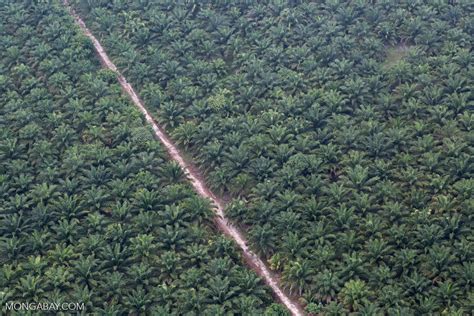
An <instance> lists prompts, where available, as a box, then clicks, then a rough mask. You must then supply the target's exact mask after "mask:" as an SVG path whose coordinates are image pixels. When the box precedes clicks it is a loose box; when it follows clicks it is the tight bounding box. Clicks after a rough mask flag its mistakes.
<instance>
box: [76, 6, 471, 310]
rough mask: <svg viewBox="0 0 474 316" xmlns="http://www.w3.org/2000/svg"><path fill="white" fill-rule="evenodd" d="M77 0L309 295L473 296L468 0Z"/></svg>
mask: <svg viewBox="0 0 474 316" xmlns="http://www.w3.org/2000/svg"><path fill="white" fill-rule="evenodd" d="M74 3H75V5H76V8H77V9H79V11H80V12H81V15H82V16H83V17H84V18H85V20H86V22H87V24H88V25H89V26H90V27H91V28H92V29H93V30H94V32H95V33H97V34H99V35H100V37H101V41H103V43H104V44H105V46H106V48H107V50H108V51H109V53H110V54H111V55H112V57H113V59H114V61H115V62H116V64H117V65H118V66H119V68H120V69H121V70H122V71H123V72H124V74H125V75H126V76H127V77H128V78H129V79H130V80H131V81H132V82H133V84H134V86H135V87H137V88H138V89H139V90H140V93H141V95H142V97H143V98H144V100H145V103H146V104H147V106H149V107H150V108H152V109H154V110H155V111H156V117H157V119H158V120H160V121H161V122H162V123H163V124H164V125H166V127H167V129H168V130H169V132H170V133H171V135H172V136H173V138H174V139H175V140H176V141H177V142H178V143H179V144H180V145H181V146H182V147H183V148H185V149H186V150H188V151H189V152H190V153H192V154H193V156H194V157H196V161H197V162H198V163H199V165H200V167H201V168H202V170H203V171H205V173H206V175H207V179H208V182H209V185H210V186H211V187H212V188H213V189H214V190H216V191H217V192H219V193H220V194H224V195H230V196H232V197H234V198H235V201H234V202H233V203H231V204H230V206H229V207H228V209H227V213H228V214H229V215H230V216H232V217H233V218H234V219H235V220H236V222H237V223H242V227H243V228H245V229H247V230H248V235H249V236H250V239H251V242H252V245H253V247H254V248H255V250H256V251H258V252H259V253H260V254H261V255H263V256H264V257H266V258H267V259H268V260H269V262H270V264H271V266H272V267H273V268H274V269H275V270H276V271H278V272H280V273H282V281H283V282H284V283H285V285H286V287H287V289H288V290H289V291H290V292H292V293H294V294H296V295H301V296H302V301H303V303H306V304H307V310H308V311H310V312H313V313H325V314H334V315H337V314H343V313H345V312H360V313H367V314H377V313H388V314H403V315H409V314H423V313H428V314H430V313H441V312H449V313H453V314H456V313H458V314H462V313H466V312H467V311H469V310H471V309H472V308H471V305H472V304H471V301H472V297H470V296H469V295H470V294H469V293H470V292H471V290H472V289H471V282H470V281H469V280H470V279H471V278H472V258H473V257H472V256H473V253H472V251H471V250H469V249H471V248H472V240H471V239H470V232H469V226H470V224H471V222H472V216H471V215H470V214H471V213H472V212H471V211H472V206H473V205H472V198H471V195H472V184H473V182H472V179H471V178H472V172H473V160H472V158H471V157H472V154H473V148H472V145H471V143H472V142H471V138H472V137H471V136H470V131H471V130H472V114H471V113H470V110H471V109H472V102H471V101H470V87H471V86H472V80H471V79H470V77H471V76H470V75H469V69H470V67H472V55H471V54H470V52H469V49H470V46H471V45H472V36H471V35H470V34H471V33H472V32H470V29H469V25H470V24H469V13H468V12H469V10H468V2H466V1H456V2H443V3H441V2H430V3H420V2H417V1H405V2H403V3H397V4H395V3H394V2H391V1H377V2H376V3H372V2H370V3H369V2H367V1H356V2H353V1H352V2H350V1H322V2H310V1H288V2H278V3H276V2H268V3H266V2H260V1H259V2H257V1H255V2H245V3H244V2H242V3H239V4H230V3H219V4H216V3H208V2H199V3H197V2H192V1H191V2H187V3H185V4H176V3H172V2H170V1H160V2H159V3H156V2H152V1H142V2H140V3H138V2H135V1H121V2H120V4H113V5H110V4H108V3H105V2H102V3H101V2H97V3H93V4H91V3H85V2H84V1H74ZM320 303H321V304H320Z"/></svg>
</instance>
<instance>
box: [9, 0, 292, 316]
mask: <svg viewBox="0 0 474 316" xmlns="http://www.w3.org/2000/svg"><path fill="white" fill-rule="evenodd" d="M0 43H1V47H2V49H1V50H0V305H1V306H2V309H4V308H5V303H7V302H54V303H63V302H76V303H84V305H85V309H86V310H85V314H92V313H94V314H97V315H126V314H129V313H130V314H134V315H137V314H139V313H144V312H145V311H146V312H147V313H148V314H153V315H172V314H175V315H184V314H186V315H223V314H225V313H239V314H242V313H243V314H250V315H256V314H264V313H269V314H271V315H274V313H277V312H278V311H281V312H282V313H285V311H284V309H283V307H282V306H280V305H277V304H273V303H272V302H273V299H272V298H271V296H270V294H269V293H270V292H269V290H268V289H267V288H266V287H265V286H264V285H263V284H262V282H261V281H260V279H259V278H258V277H257V276H256V275H255V274H254V273H253V272H252V271H250V270H247V269H246V268H244V267H242V265H241V258H240V255H239V253H238V251H237V250H236V249H235V247H234V245H233V243H232V241H230V240H227V239H225V238H223V237H222V236H220V234H218V233H216V232H215V231H214V230H213V225H212V223H211V217H212V212H211V211H210V206H209V203H208V201H206V200H203V199H201V198H199V197H198V196H197V195H196V194H195V193H194V192H193V191H192V189H191V187H190V185H188V184H187V183H186V181H185V179H184V178H183V175H182V174H181V171H180V168H179V166H178V165H177V164H175V163H171V162H169V161H167V159H168V158H167V156H166V154H165V152H164V150H163V149H162V148H161V147H160V145H159V143H158V142H157V141H156V140H154V138H153V134H152V132H151V130H150V129H149V128H147V127H145V125H144V120H143V119H142V118H141V114H140V113H139V112H138V111H137V110H136V109H135V108H134V107H133V105H132V104H131V103H130V102H129V100H128V99H127V98H126V97H125V95H124V94H123V93H122V91H121V89H120V86H119V85H118V84H117V81H116V77H115V75H114V73H112V72H110V71H107V70H102V69H101V67H100V65H99V63H98V59H97V58H96V56H95V55H94V53H93V50H92V45H91V43H90V42H89V40H88V39H86V37H85V36H83V35H82V34H81V32H80V30H79V29H78V28H77V27H75V26H74V22H73V20H72V18H71V17H70V16H69V15H68V13H67V11H66V10H65V9H64V8H63V7H62V6H61V5H60V4H59V3H56V4H46V3H39V4H28V3H27V2H25V3H23V4H21V3H20V2H13V1H1V3H0ZM4 312H6V311H5V310H4ZM23 313H26V312H25V311H23Z"/></svg>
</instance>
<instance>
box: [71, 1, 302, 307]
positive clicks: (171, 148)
mask: <svg viewBox="0 0 474 316" xmlns="http://www.w3.org/2000/svg"><path fill="white" fill-rule="evenodd" d="M63 3H64V5H65V6H66V7H67V8H68V10H69V12H70V14H71V15H72V16H73V17H74V20H75V21H76V23H77V25H79V27H80V28H81V29H82V31H83V32H84V34H85V35H86V36H87V37H88V38H89V39H90V40H91V41H92V43H93V44H94V48H95V50H96V51H97V54H98V56H99V58H100V59H101V62H102V64H103V65H104V66H105V67H107V68H109V69H110V70H112V71H114V72H115V73H117V78H118V81H119V82H120V85H121V86H122V88H123V89H124V91H125V92H126V93H127V94H128V95H129V96H130V98H131V99H132V101H133V103H134V104H135V106H137V107H138V108H139V109H140V111H141V112H142V113H143V115H145V118H146V120H147V122H148V123H149V124H150V125H151V126H152V127H153V130H154V132H155V135H156V137H157V138H158V139H159V140H160V141H161V142H162V144H163V145H164V146H165V148H166V150H167V151H168V153H169V155H170V157H171V158H172V159H173V160H175V161H176V162H178V164H179V165H180V167H181V169H182V170H183V172H184V173H185V174H186V176H187V178H188V179H189V181H190V182H191V184H192V186H193V187H194V189H195V190H196V192H197V193H198V194H199V195H201V196H202V197H205V198H208V199H210V200H211V201H212V204H213V205H214V212H215V213H216V216H215V219H214V220H215V223H216V224H217V227H218V228H219V230H221V231H222V232H223V233H224V234H225V235H227V236H229V237H230V238H232V239H233V240H234V241H235V242H236V243H237V245H238V246H239V247H240V249H241V251H242V255H243V257H244V259H245V262H246V263H247V264H248V265H249V266H250V267H251V268H252V269H253V270H254V271H255V272H256V273H257V274H258V275H259V276H260V277H261V278H262V279H263V280H264V282H265V283H266V284H267V285H268V286H269V287H270V288H271V289H272V291H273V293H274V296H275V297H276V298H277V299H278V301H279V302H281V303H282V304H284V305H285V306H286V307H287V308H288V310H289V311H290V312H291V313H292V314H293V315H304V312H303V309H302V308H301V306H300V305H299V304H298V302H296V301H294V300H293V299H291V298H290V297H289V296H288V295H286V293H285V292H284V291H283V290H282V289H281V288H280V286H279V282H278V278H277V277H276V276H275V275H273V273H272V272H271V271H270V270H269V269H268V267H267V266H266V265H265V263H264V262H263V260H262V259H260V258H259V257H258V256H257V255H256V254H255V253H254V252H253V251H251V250H250V249H249V248H248V246H247V242H246V240H245V237H244V236H243V235H242V233H241V232H240V231H239V230H238V229H237V228H236V227H235V226H233V225H232V223H231V222H230V221H229V220H228V219H227V218H226V216H225V214H224V202H223V201H222V200H221V199H219V198H218V197H216V196H215V195H214V194H213V193H212V192H211V191H210V190H209V189H208V188H207V186H206V185H205V182H204V180H203V178H202V177H201V175H200V174H199V173H198V171H197V170H196V168H193V166H192V165H191V164H190V163H188V162H186V161H185V160H184V158H183V156H182V155H181V153H180V152H179V150H178V148H177V147H176V146H175V144H174V143H173V142H172V141H171V139H170V138H169V137H168V135H166V133H165V132H164V130H163V129H162V128H161V127H160V126H159V125H158V124H157V123H156V121H155V120H154V119H153V117H152V116H151V115H150V113H149V112H148V110H147V109H146V108H145V106H144V105H143V102H142V101H141V100H140V98H139V97H138V95H137V93H136V92H135V90H134V89H133V88H132V86H131V85H130V84H129V83H128V81H127V79H125V77H124V76H123V75H122V74H121V73H120V71H118V69H117V67H116V66H115V65H114V64H113V63H112V61H111V60H110V58H109V57H108V55H107V53H106V52H105V50H104V48H103V47H102V45H101V44H100V42H99V41H98V40H97V39H96V38H95V36H94V35H93V34H92V33H91V32H90V30H89V29H88V28H87V27H86V25H85V23H84V21H82V19H81V18H80V17H79V16H78V15H77V14H76V13H75V11H74V10H73V9H72V8H71V7H70V5H69V4H68V2H67V0H64V2H63Z"/></svg>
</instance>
